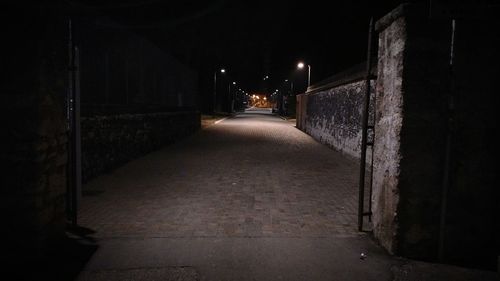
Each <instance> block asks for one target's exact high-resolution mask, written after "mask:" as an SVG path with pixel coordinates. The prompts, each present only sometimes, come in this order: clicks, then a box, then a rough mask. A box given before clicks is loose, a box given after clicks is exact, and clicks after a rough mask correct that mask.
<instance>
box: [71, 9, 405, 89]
mask: <svg viewBox="0 0 500 281" xmlns="http://www.w3.org/2000/svg"><path fill="white" fill-rule="evenodd" d="M70 2H73V3H75V4H78V5H81V6H82V8H85V9H91V10H92V9H93V10H95V11H98V12H99V13H102V14H105V15H107V16H109V17H111V18H112V19H113V20H115V21H116V22H118V23H119V24H120V25H122V28H127V29H132V30H134V31H135V32H137V33H140V34H142V35H144V36H146V37H148V38H149V39H150V40H151V41H153V42H155V43H156V44H157V45H158V46H159V47H160V48H163V49H165V50H167V51H168V52H170V53H172V54H174V55H175V56H176V57H178V58H179V59H180V60H182V61H183V62H185V63H187V64H189V65H190V66H191V67H193V68H194V69H196V70H198V71H199V72H200V76H203V75H205V74H206V75H212V73H213V71H214V69H217V68H220V67H224V68H226V69H227V73H228V75H230V79H231V80H235V81H238V83H239V85H241V87H242V88H244V89H245V90H248V91H255V90H258V89H260V88H261V86H262V78H263V77H264V76H265V75H269V76H270V81H269V82H270V87H275V85H276V87H278V85H279V84H280V83H282V82H283V80H284V79H289V78H291V77H293V75H295V76H297V75H304V74H300V73H297V70H296V64H297V62H298V61H299V60H304V61H305V62H306V63H309V64H310V65H311V80H312V83H314V82H318V81H320V80H322V79H325V78H327V77H328V76H330V75H332V74H335V73H337V72H339V71H341V70H343V69H346V68H348V67H350V66H352V65H354V64H357V63H360V62H363V61H364V60H365V59H366V48H367V32H368V24H369V20H370V17H371V16H373V17H374V18H375V20H376V19H378V18H380V17H381V16H383V15H385V14H386V13H388V12H390V11H391V10H392V9H394V8H395V7H397V5H398V4H399V2H401V1H384V2H383V3H382V2H378V3H375V1H372V2H373V3H370V4H367V3H361V2H359V1H358V2H356V1H334V2H332V1H288V2H281V1H280V2H276V1H275V2H271V1H245V2H243V1H224V0H217V1H192V0H188V1H175V2H174V1H158V0H142V1H141V0H129V1H114V2H106V4H102V3H99V1H70ZM207 72H208V73H207ZM304 77H305V76H304Z"/></svg>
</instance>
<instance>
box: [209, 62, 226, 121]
mask: <svg viewBox="0 0 500 281" xmlns="http://www.w3.org/2000/svg"><path fill="white" fill-rule="evenodd" d="M219 71H220V73H226V70H225V69H224V68H221V69H220V70H219ZM217 72H218V71H215V72H214V101H213V102H214V104H213V111H212V113H213V115H215V108H216V107H217Z"/></svg>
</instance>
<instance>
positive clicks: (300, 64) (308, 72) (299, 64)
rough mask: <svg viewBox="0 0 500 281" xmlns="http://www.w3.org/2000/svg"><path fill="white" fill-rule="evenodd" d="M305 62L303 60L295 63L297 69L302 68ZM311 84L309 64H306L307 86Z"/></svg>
mask: <svg viewBox="0 0 500 281" xmlns="http://www.w3.org/2000/svg"><path fill="white" fill-rule="evenodd" d="M304 66H305V64H304V63H303V62H299V63H298V64H297V68H298V69H303V68H304ZM309 86H311V65H310V64H308V65H307V87H309Z"/></svg>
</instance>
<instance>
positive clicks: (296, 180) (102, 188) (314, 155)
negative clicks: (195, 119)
mask: <svg viewBox="0 0 500 281" xmlns="http://www.w3.org/2000/svg"><path fill="white" fill-rule="evenodd" d="M294 125H295V124H294V123H292V122H290V121H286V120H283V119H281V118H279V117H276V116H274V115H272V114H271V113H270V111H269V110H268V109H250V110H247V111H246V112H245V113H242V114H238V115H236V116H234V117H232V118H228V119H225V120H223V121H222V122H219V123H217V124H215V125H212V126H210V127H208V128H206V129H203V130H201V131H199V132H198V133H197V134H195V135H194V136H192V137H190V138H188V139H187V140H185V141H182V142H179V143H176V144H174V145H171V146H168V147H165V148H164V149H162V150H160V151H157V152H154V153H151V154H149V155H146V156H144V157H142V158H140V159H137V160H135V161H132V162H130V163H128V164H126V165H125V166H123V167H121V168H119V169H117V170H115V171H113V172H112V173H109V174H107V175H104V176H101V177H99V178H97V179H95V180H93V181H91V182H89V183H88V184H86V185H85V186H84V193H83V202H82V207H81V213H80V225H82V226H83V227H86V228H89V229H91V230H93V231H95V233H94V234H93V235H92V236H93V237H94V238H96V240H97V241H98V244H99V245H100V248H99V250H98V252H97V253H96V254H95V255H94V257H93V259H92V260H91V261H90V262H89V264H88V265H87V267H86V270H85V271H84V272H82V274H81V275H80V280H92V279H93V280H95V279H98V280H100V279H99V276H100V278H103V280H104V279H108V280H109V279H112V278H118V277H117V276H118V275H119V276H121V278H122V277H123V276H124V275H123V274H125V275H126V274H127V273H126V272H128V274H139V275H140V274H146V273H145V272H147V274H160V275H162V274H166V273H165V272H164V271H163V270H167V269H171V271H172V270H173V271H175V270H179V268H180V269H182V270H188V271H189V270H191V269H192V272H191V273H189V272H188V273H183V274H187V275H189V274H195V275H196V276H198V277H197V278H199V279H201V280H280V279H282V280H331V279H332V276H333V275H336V276H339V274H340V279H339V280H388V279H389V276H390V275H389V271H390V270H389V268H390V266H389V263H390V261H389V259H387V258H386V257H385V254H384V252H383V250H381V249H380V248H379V247H378V246H376V245H375V244H374V243H373V242H372V240H371V239H370V238H369V237H368V236H367V235H366V234H362V233H358V232H357V230H356V190H357V189H356V188H357V171H358V170H357V167H358V164H357V162H356V161H354V160H351V159H347V158H345V157H344V156H342V155H340V154H339V153H337V152H335V151H334V150H332V149H330V148H328V147H326V146H324V145H322V144H319V143H318V142H316V141H315V140H313V139H312V138H311V137H309V136H308V135H306V134H304V133H303V132H301V131H299V130H297V129H296V128H295V126H294ZM362 252H364V253H368V255H369V258H368V259H360V253H362ZM354 269H355V270H354ZM131 270H132V271H131ZM137 270H139V271H141V270H144V272H143V273H140V272H139V273H137V272H136V271H137ZM167 271H168V270H167ZM124 272H125V273H124ZM175 272H177V273H175V274H178V273H179V272H178V271H175ZM120 274H122V275H120ZM171 274H174V273H171ZM113 276H114V277H113ZM195 279H196V278H195Z"/></svg>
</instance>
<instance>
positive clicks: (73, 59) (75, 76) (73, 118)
mask: <svg viewBox="0 0 500 281" xmlns="http://www.w3.org/2000/svg"><path fill="white" fill-rule="evenodd" d="M68 28H69V30H68V31H69V36H68V37H69V41H68V55H69V75H68V82H69V83H68V84H69V87H68V100H67V119H68V132H69V142H68V165H67V169H68V172H67V175H68V181H67V183H68V188H67V196H66V200H67V203H66V205H67V212H68V215H69V218H70V220H71V223H72V225H73V226H77V224H78V205H79V201H80V196H81V138H80V91H79V88H80V80H79V72H78V71H79V70H78V66H79V54H78V48H77V47H76V46H75V44H74V38H73V24H72V20H71V19H69V21H68Z"/></svg>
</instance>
